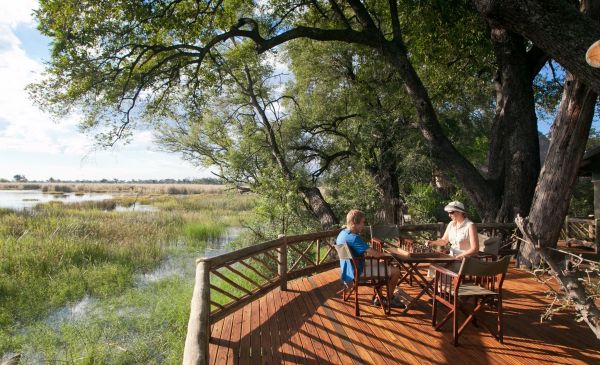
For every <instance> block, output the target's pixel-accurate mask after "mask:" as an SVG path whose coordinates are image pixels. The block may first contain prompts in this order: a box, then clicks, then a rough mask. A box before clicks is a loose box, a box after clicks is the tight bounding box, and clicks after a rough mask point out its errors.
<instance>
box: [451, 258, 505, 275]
mask: <svg viewBox="0 0 600 365" xmlns="http://www.w3.org/2000/svg"><path fill="white" fill-rule="evenodd" d="M509 262H510V256H505V257H503V258H502V260H498V261H489V262H485V261H481V260H478V259H476V258H473V257H465V258H464V259H463V262H462V265H461V266H460V270H459V272H458V274H459V275H472V276H494V275H500V274H502V275H503V276H504V275H506V271H508V263H509Z"/></svg>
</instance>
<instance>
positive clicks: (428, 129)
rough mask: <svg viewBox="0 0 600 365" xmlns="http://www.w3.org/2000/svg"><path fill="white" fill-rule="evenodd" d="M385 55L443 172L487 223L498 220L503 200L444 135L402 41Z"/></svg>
mask: <svg viewBox="0 0 600 365" xmlns="http://www.w3.org/2000/svg"><path fill="white" fill-rule="evenodd" d="M387 45H388V47H384V48H383V51H384V55H385V56H387V57H388V60H389V62H390V63H391V64H393V65H394V66H395V67H396V68H397V69H398V71H399V73H400V75H401V77H402V79H403V81H404V85H405V88H406V91H407V92H408V94H409V96H410V98H411V99H412V103H413V105H414V106H415V108H416V110H417V116H418V121H419V123H418V125H419V129H420V130H421V133H422V134H423V136H424V137H425V140H426V141H427V142H428V144H429V147H430V149H431V156H432V158H433V159H434V161H436V163H437V164H438V166H439V167H440V169H443V170H444V171H447V172H448V173H450V174H452V175H453V176H455V177H456V179H457V180H458V182H459V183H460V184H461V186H462V187H463V188H464V191H465V192H466V193H467V195H468V196H469V198H470V200H471V201H472V202H473V204H474V205H475V208H476V209H477V211H478V212H479V214H480V216H481V218H482V219H483V220H484V221H491V220H494V218H495V214H496V212H497V211H498V208H499V207H500V199H499V197H498V195H497V194H496V192H495V191H494V190H493V189H492V188H491V186H490V185H489V184H488V183H487V181H486V180H485V179H484V177H483V176H482V175H481V174H480V173H479V171H478V170H477V169H476V168H475V167H474V166H473V165H472V164H471V163H470V162H469V161H468V160H467V159H466V158H465V157H464V156H462V155H461V154H460V153H459V152H458V151H457V150H456V148H455V147H454V145H452V143H451V142H450V141H449V140H448V137H446V135H445V134H444V132H443V131H442V128H441V126H440V123H439V121H438V118H437V113H436V112H435V109H434V108H433V105H432V104H431V99H430V98H429V95H428V93H427V89H426V88H425V86H424V85H423V83H422V81H421V79H420V78H419V76H418V75H417V73H416V71H415V69H414V68H413V66H412V64H411V63H410V60H409V59H408V53H407V51H406V48H405V47H404V44H403V43H402V41H401V40H395V41H392V42H388V43H387Z"/></svg>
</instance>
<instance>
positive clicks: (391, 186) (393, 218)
mask: <svg viewBox="0 0 600 365" xmlns="http://www.w3.org/2000/svg"><path fill="white" fill-rule="evenodd" d="M374 177H375V183H376V184H377V192H378V193H379V198H380V199H381V206H382V213H383V220H384V223H386V224H401V223H402V221H401V216H402V212H401V208H402V204H401V201H402V200H401V199H400V186H399V184H398V176H397V175H396V173H395V172H394V171H391V170H390V169H379V170H378V171H376V172H374Z"/></svg>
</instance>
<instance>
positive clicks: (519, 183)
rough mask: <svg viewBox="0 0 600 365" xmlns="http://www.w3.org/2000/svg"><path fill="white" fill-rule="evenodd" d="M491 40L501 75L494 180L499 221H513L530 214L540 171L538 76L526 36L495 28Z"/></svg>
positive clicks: (494, 128)
mask: <svg viewBox="0 0 600 365" xmlns="http://www.w3.org/2000/svg"><path fill="white" fill-rule="evenodd" d="M491 39H492V44H493V46H494V51H495V53H496V60H497V63H498V71H497V74H496V78H495V80H494V81H495V84H496V115H495V117H494V121H493V124H492V131H491V136H490V149H489V155H488V157H489V160H488V161H489V163H488V166H489V171H488V172H489V175H488V178H489V181H490V183H491V184H492V185H493V186H494V187H495V189H496V191H497V192H498V195H500V196H501V199H502V201H501V205H500V208H499V209H498V212H497V213H496V219H495V220H496V221H497V222H510V221H512V220H513V219H514V218H515V217H516V216H517V214H520V215H522V216H526V215H527V213H528V212H529V207H530V205H531V200H532V197H533V192H534V189H535V184H536V181H537V177H538V174H539V170H540V153H539V142H538V132H537V118H536V115H535V109H534V108H535V104H534V98H533V88H532V85H531V83H532V80H533V76H532V75H531V73H532V69H531V67H530V65H529V64H528V63H527V53H526V50H525V42H524V41H523V38H522V37H521V36H519V35H516V34H513V33H510V32H508V31H507V30H505V29H503V28H498V27H495V28H493V29H492V31H491Z"/></svg>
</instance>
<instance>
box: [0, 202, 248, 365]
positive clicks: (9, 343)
mask: <svg viewBox="0 0 600 365" xmlns="http://www.w3.org/2000/svg"><path fill="white" fill-rule="evenodd" d="M252 199H253V198H252V197H248V196H246V197H237V196H236V197H233V196H231V195H229V194H226V193H221V194H200V195H191V196H143V197H135V198H126V199H122V200H119V199H117V200H115V201H114V203H115V204H119V205H127V204H132V203H133V201H137V202H140V203H144V204H153V205H154V206H156V207H158V208H159V211H158V212H127V213H120V212H114V211H106V210H105V208H106V204H99V203H98V202H87V203H82V204H76V205H69V204H55V203H51V204H45V205H42V206H38V208H36V209H35V210H30V211H24V212H14V211H11V210H5V209H3V210H0V358H1V357H2V354H4V353H7V352H20V353H24V355H26V357H27V356H33V357H27V359H29V360H27V359H26V361H33V360H31V359H33V358H35V356H42V358H43V361H42V362H56V361H58V362H65V361H66V362H78V363H79V362H90V363H176V362H178V361H180V353H181V351H182V347H183V338H184V337H185V328H186V324H187V313H188V311H189V300H190V296H191V290H192V286H193V273H191V274H190V275H189V276H190V277H189V278H188V279H181V280H179V279H178V280H179V281H178V280H176V279H167V280H166V281H165V280H163V281H159V282H157V283H154V284H152V285H150V286H148V287H146V288H141V289H140V288H136V285H135V280H136V279H135V278H136V276H137V275H138V274H140V273H143V272H148V271H151V270H153V269H154V268H156V267H157V265H159V264H160V263H161V261H162V260H163V259H165V258H166V257H167V255H172V254H177V252H180V253H179V254H180V255H182V254H183V255H189V254H190V252H191V253H192V255H194V253H195V252H198V251H197V250H198V247H197V244H196V245H194V246H193V247H192V248H190V247H188V248H186V247H184V248H183V251H181V248H180V247H179V246H177V245H173V244H175V243H177V242H180V240H181V238H182V237H184V238H186V239H189V240H193V241H195V242H197V241H202V240H207V239H210V238H214V237H216V236H219V235H220V234H222V233H223V232H224V230H225V229H226V227H227V226H229V225H238V226H239V225H240V224H241V223H240V222H241V221H243V220H244V219H246V218H248V217H250V216H251V215H252V213H250V212H249V211H248V209H249V208H251V207H252V206H253V202H252ZM111 204H112V203H111ZM177 250H180V251H177ZM190 268H191V270H193V259H191V262H190ZM170 280H174V281H173V282H171V284H172V285H174V288H170V287H168V285H167V284H166V283H167V282H170ZM85 296H90V297H92V298H94V300H99V301H100V302H99V303H100V304H99V306H100V307H101V309H100V310H101V312H102V313H103V314H102V315H99V316H98V317H94V316H91V317H90V318H87V317H86V318H85V319H84V320H82V321H81V323H79V322H77V323H65V324H61V325H60V328H56V327H53V326H55V324H49V323H48V322H47V321H46V316H47V315H48V314H50V313H52V312H53V311H54V310H56V309H58V308H61V307H62V306H64V305H66V304H68V303H76V302H77V301H79V300H81V299H82V298H84V297H85ZM144 296H146V299H147V300H146V299H144V300H142V299H139V298H142V297H144ZM106 303H117V304H119V305H120V306H122V309H120V310H118V312H119V313H113V312H114V310H112V309H111V308H110V305H112V304H106ZM117 304H114V305H117ZM104 306H108V307H104ZM102 308H104V309H102ZM159 309H160V310H159ZM121 323H123V324H121ZM127 331H130V332H132V333H133V334H132V335H134V336H137V337H134V338H129V339H126V337H123V336H125V334H126V333H127ZM82 334H83V335H82ZM115 344H118V346H120V347H122V348H125V349H126V350H127V351H121V350H115V346H117V345H115ZM32 351H33V352H32ZM32 353H35V355H32ZM27 354H29V355H27ZM75 359H77V360H76V361H75ZM82 359H83V360H82Z"/></svg>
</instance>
